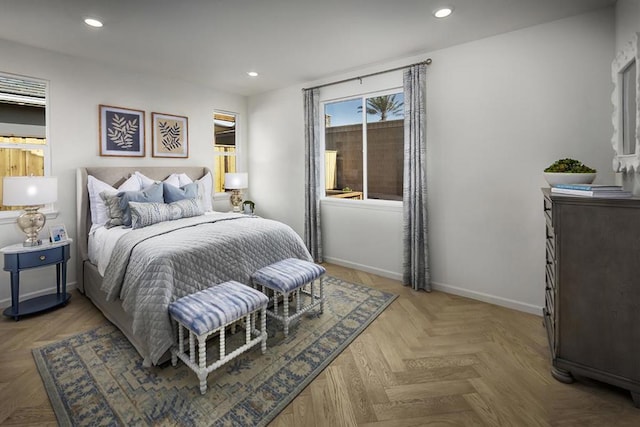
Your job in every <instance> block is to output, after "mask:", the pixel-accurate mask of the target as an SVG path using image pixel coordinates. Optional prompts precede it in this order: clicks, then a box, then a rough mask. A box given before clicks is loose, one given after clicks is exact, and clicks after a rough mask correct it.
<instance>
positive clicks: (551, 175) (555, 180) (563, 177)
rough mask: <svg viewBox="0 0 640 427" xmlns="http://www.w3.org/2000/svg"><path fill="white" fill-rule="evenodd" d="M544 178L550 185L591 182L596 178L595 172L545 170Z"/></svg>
mask: <svg viewBox="0 0 640 427" xmlns="http://www.w3.org/2000/svg"><path fill="white" fill-rule="evenodd" d="M544 179H546V180H547V182H548V183H549V185H550V186H552V187H553V186H554V185H558V184H591V183H592V182H593V180H594V179H596V174H595V172H594V173H567V172H544Z"/></svg>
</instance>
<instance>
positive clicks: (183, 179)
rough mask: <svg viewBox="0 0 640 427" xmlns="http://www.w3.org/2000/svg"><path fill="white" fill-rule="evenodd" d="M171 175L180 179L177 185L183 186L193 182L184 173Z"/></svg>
mask: <svg viewBox="0 0 640 427" xmlns="http://www.w3.org/2000/svg"><path fill="white" fill-rule="evenodd" d="M172 176H176V177H178V180H179V181H180V185H179V187H184V186H185V185H187V184H191V183H192V182H193V180H192V179H191V178H189V176H188V175H187V174H186V173H174V174H173V175H172Z"/></svg>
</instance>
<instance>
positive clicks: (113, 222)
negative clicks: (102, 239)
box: [100, 191, 124, 228]
mask: <svg viewBox="0 0 640 427" xmlns="http://www.w3.org/2000/svg"><path fill="white" fill-rule="evenodd" d="M100 197H101V198H102V200H103V201H104V205H105V206H106V208H107V215H108V216H109V219H108V220H107V222H106V223H105V224H104V226H105V227H106V228H112V227H116V226H118V225H122V224H123V218H122V216H123V215H124V213H123V212H122V209H121V208H120V197H119V196H118V193H112V192H110V191H103V192H102V193H100Z"/></svg>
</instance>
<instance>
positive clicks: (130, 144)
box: [98, 105, 144, 157]
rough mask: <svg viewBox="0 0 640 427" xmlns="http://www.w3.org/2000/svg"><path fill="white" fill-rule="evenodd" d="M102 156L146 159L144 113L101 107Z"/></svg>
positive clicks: (106, 106) (108, 106)
mask: <svg viewBox="0 0 640 427" xmlns="http://www.w3.org/2000/svg"><path fill="white" fill-rule="evenodd" d="M98 109H99V123H100V155H101V156H120V157H144V111H140V110H132V109H130V108H121V107H114V106H111V105H100V106H99V107H98Z"/></svg>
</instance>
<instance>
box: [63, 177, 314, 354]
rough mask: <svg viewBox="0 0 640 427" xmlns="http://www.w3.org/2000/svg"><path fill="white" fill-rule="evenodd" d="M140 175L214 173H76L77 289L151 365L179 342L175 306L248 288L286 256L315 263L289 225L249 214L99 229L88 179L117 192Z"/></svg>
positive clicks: (216, 213) (208, 215) (158, 178)
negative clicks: (235, 286)
mask: <svg viewBox="0 0 640 427" xmlns="http://www.w3.org/2000/svg"><path fill="white" fill-rule="evenodd" d="M135 172H139V173H141V174H143V175H144V176H145V177H148V178H149V179H151V180H154V181H163V180H165V179H167V177H170V176H171V175H172V174H176V173H180V174H184V175H183V176H186V177H188V179H189V180H190V181H194V182H195V181H197V180H198V179H200V178H202V177H203V176H206V174H207V173H209V174H210V173H211V171H210V170H209V169H208V168H206V167H195V166H193V167H181V168H179V169H178V168H173V167H87V168H80V169H78V170H77V180H76V186H77V188H76V191H77V200H76V202H77V224H76V240H75V242H76V245H77V258H76V278H77V287H78V289H79V290H80V292H82V293H84V294H85V295H86V296H87V297H88V298H89V299H90V300H91V301H92V302H93V304H94V305H95V306H96V307H97V308H98V309H99V310H100V311H101V312H102V313H103V314H104V315H105V317H106V318H107V319H109V321H111V322H112V323H113V324H115V325H116V326H117V327H118V328H119V329H120V330H121V331H122V332H123V333H124V335H125V336H126V337H127V339H128V340H129V341H130V342H131V343H132V344H133V346H134V347H135V348H136V350H137V351H138V353H140V355H141V356H142V358H143V363H144V364H145V365H146V366H150V365H158V364H161V363H163V362H164V361H166V360H167V356H168V354H169V352H168V350H169V348H170V347H171V345H172V344H173V342H174V341H175V336H174V333H173V327H172V325H171V321H170V318H169V314H168V311H167V307H168V304H169V303H170V302H172V301H174V300H175V299H177V298H180V297H182V296H184V295H187V294H190V293H194V292H197V291H198V290H201V289H204V288H207V287H209V286H213V285H215V284H219V283H222V282H224V281H228V280H236V281H238V282H241V283H249V276H250V275H251V273H253V272H254V271H256V270H258V269H259V268H262V267H264V266H266V265H269V264H271V263H273V262H276V261H279V260H281V259H285V258H299V259H305V260H308V261H311V260H312V258H311V256H310V254H309V252H308V251H307V249H306V247H305V245H304V243H303V242H302V239H301V238H300V236H298V235H297V234H296V233H295V232H294V231H293V230H292V229H291V228H290V227H288V226H286V225H285V224H282V223H279V222H277V221H271V220H267V219H263V218H259V217H254V216H246V215H242V214H233V213H222V212H207V213H206V214H205V215H198V216H191V217H186V218H180V219H176V220H172V221H164V222H158V223H155V224H152V225H150V226H147V227H142V228H138V229H135V230H131V229H125V228H123V227H114V228H111V229H109V230H104V229H103V228H98V230H95V227H93V228H94V229H92V225H93V224H92V215H91V206H90V205H91V202H90V197H89V192H88V190H87V184H88V182H89V181H92V182H95V179H97V180H99V181H101V182H103V183H105V184H108V185H110V186H112V187H113V188H118V186H120V185H121V184H122V183H124V182H125V181H130V177H131V176H132V175H133V174H134V173H135ZM90 177H92V178H90ZM94 178H95V179H94ZM200 188H202V187H200ZM130 205H131V204H130ZM96 222H97V221H96ZM90 234H91V236H90ZM96 248H99V249H96ZM105 250H106V252H107V254H105V253H104V252H105ZM96 253H99V254H98V255H96Z"/></svg>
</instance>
